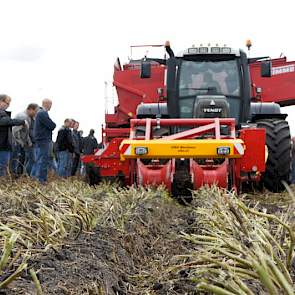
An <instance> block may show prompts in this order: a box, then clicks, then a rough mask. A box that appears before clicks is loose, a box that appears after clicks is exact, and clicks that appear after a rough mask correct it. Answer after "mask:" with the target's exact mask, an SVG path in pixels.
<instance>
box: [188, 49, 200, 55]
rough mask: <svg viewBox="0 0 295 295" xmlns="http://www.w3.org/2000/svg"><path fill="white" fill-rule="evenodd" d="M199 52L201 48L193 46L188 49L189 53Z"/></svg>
mask: <svg viewBox="0 0 295 295" xmlns="http://www.w3.org/2000/svg"><path fill="white" fill-rule="evenodd" d="M198 53H199V48H196V47H192V48H189V49H188V54H198Z"/></svg>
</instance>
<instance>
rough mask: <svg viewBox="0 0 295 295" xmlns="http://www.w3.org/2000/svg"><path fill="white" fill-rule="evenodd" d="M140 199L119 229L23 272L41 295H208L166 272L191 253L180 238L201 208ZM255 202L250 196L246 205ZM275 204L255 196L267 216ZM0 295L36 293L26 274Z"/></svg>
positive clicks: (89, 235)
mask: <svg viewBox="0 0 295 295" xmlns="http://www.w3.org/2000/svg"><path fill="white" fill-rule="evenodd" d="M138 193H139V194H145V193H146V194H150V196H151V197H144V198H139V199H137V200H136V202H135V203H134V205H133V206H131V207H130V206H129V207H128V208H127V207H126V212H127V210H128V214H127V213H126V218H125V219H124V218H123V219H124V220H122V222H121V223H120V222H118V221H117V222H115V223H114V222H111V220H110V221H109V223H108V221H106V222H98V223H97V225H96V227H95V228H94V229H93V230H89V231H85V230H83V232H82V233H81V234H80V235H79V236H78V238H77V239H73V240H65V241H61V244H60V245H58V246H56V247H51V248H50V249H49V250H47V251H45V250H44V251H42V252H41V253H38V254H36V255H32V256H31V258H30V259H29V261H28V267H27V269H30V268H33V269H34V270H35V271H36V273H37V277H38V280H39V282H40V284H41V287H42V294H111V295H112V294H114V295H115V294H120V295H123V294H163V295H164V294H208V293H205V292H204V293H200V292H197V291H196V284H195V283H194V282H193V281H192V280H189V279H188V277H189V275H188V273H187V271H184V270H180V271H173V272H170V271H169V270H171V269H173V267H175V265H176V264H177V263H176V260H175V259H176V258H177V257H179V256H181V255H183V256H185V255H186V254H189V253H191V252H192V251H194V247H195V245H194V244H193V243H190V242H189V241H188V240H186V239H182V238H180V235H183V234H192V233H198V228H197V222H198V220H197V215H196V213H195V212H196V211H195V210H194V207H196V206H198V205H199V204H197V202H195V201H193V203H192V205H191V206H184V205H181V204H179V203H178V202H176V201H175V200H173V199H171V198H169V197H167V194H165V193H164V192H162V191H159V192H157V191H156V192H151V191H149V192H142V191H141V192H138ZM253 199H255V196H254V197H253V196H249V202H250V203H251V202H252V201H253ZM267 200H270V202H268V201H267ZM276 200H277V197H272V196H266V197H263V196H262V195H259V196H258V201H259V204H258V205H256V207H257V208H258V207H259V206H261V208H262V209H263V208H266V207H267V209H268V211H270V212H271V213H273V212H276V211H278V210H284V209H282V208H281V207H280V206H278V205H277V201H276ZM124 206H127V205H126V203H124V204H122V207H121V211H122V212H123V213H122V212H121V217H122V216H123V217H124V216H125V215H124V210H125V207H124ZM121 217H120V218H121ZM105 219H106V220H108V219H107V216H106V217H105ZM114 224H116V226H114ZM119 224H120V226H119ZM196 251H197V248H196ZM0 294H7V295H11V294H18V295H20V294H37V291H36V285H35V284H34V283H33V281H32V277H31V275H30V274H29V272H28V271H24V272H22V274H21V275H20V276H19V277H18V278H17V279H16V280H15V281H13V282H12V283H11V284H9V286H8V287H7V288H6V289H2V290H0ZM40 294H41V293H40ZM257 294H260V293H257ZM261 294H264V293H261Z"/></svg>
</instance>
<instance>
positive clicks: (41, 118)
mask: <svg viewBox="0 0 295 295" xmlns="http://www.w3.org/2000/svg"><path fill="white" fill-rule="evenodd" d="M51 106H52V101H51V100H50V99H44V100H43V101H42V108H40V110H39V111H38V113H37V116H36V120H35V125H34V131H33V138H34V140H35V147H36V178H37V179H38V180H39V182H40V183H42V184H44V183H46V181H47V174H48V164H49V152H50V144H51V141H52V131H53V130H54V129H55V127H56V125H55V123H54V122H53V121H52V120H51V119H50V118H49V115H48V112H49V111H50V109H51Z"/></svg>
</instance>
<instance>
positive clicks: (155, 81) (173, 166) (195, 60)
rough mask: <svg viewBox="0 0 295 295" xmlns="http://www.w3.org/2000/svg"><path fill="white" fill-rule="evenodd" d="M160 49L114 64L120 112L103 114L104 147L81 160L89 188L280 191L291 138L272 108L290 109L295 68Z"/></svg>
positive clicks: (220, 50) (205, 50)
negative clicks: (107, 184) (112, 184)
mask: <svg viewBox="0 0 295 295" xmlns="http://www.w3.org/2000/svg"><path fill="white" fill-rule="evenodd" d="M248 45H249V44H248ZM149 46H158V45H149ZM162 46H164V47H165V49H166V53H167V54H166V55H165V56H164V58H147V57H146V56H145V57H144V58H142V59H140V60H130V61H129V63H127V64H125V65H123V67H122V66H121V63H120V60H119V59H117V61H116V63H115V67H114V81H113V85H114V86H115V87H116V90H117V95H118V105H117V106H116V107H115V110H114V113H113V114H106V115H105V124H104V126H103V128H102V143H103V147H102V148H101V149H99V150H97V152H96V153H95V154H94V155H88V156H84V158H83V161H84V163H85V164H86V171H87V180H88V182H89V183H90V184H92V185H94V184H97V183H99V182H100V181H101V180H103V179H107V180H117V181H119V182H121V184H122V185H127V186H128V185H133V184H136V185H139V186H151V185H155V186H158V185H165V187H166V188H167V189H168V190H169V191H170V192H171V193H172V195H173V196H175V197H181V198H183V197H188V198H189V196H190V195H191V191H192V190H197V189H199V188H200V187H202V186H204V185H209V186H211V185H213V184H214V185H217V186H219V187H221V188H224V189H227V190H235V191H236V192H237V193H239V192H241V191H243V190H244V189H245V188H247V187H249V186H256V187H262V186H264V187H265V188H267V189H268V190H270V191H272V192H280V191H282V190H284V182H286V183H288V182H289V178H290V163H291V139H290V130H289V126H288V123H287V121H286V116H287V115H285V114H282V113H281V108H280V106H286V105H292V104H294V102H295V62H287V59H286V58H285V57H283V58H279V59H270V58H268V57H258V58H248V57H247V54H246V53H245V52H244V51H243V50H241V49H238V50H235V49H233V48H230V47H227V46H218V45H216V46H192V47H191V48H187V49H185V50H184V51H182V52H181V53H179V54H177V55H175V54H174V52H173V50H172V49H171V47H170V44H169V42H166V43H165V45H162Z"/></svg>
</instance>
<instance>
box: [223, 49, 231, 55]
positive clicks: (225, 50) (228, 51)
mask: <svg viewBox="0 0 295 295" xmlns="http://www.w3.org/2000/svg"><path fill="white" fill-rule="evenodd" d="M221 53H225V54H230V53H231V48H230V47H222V48H221Z"/></svg>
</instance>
